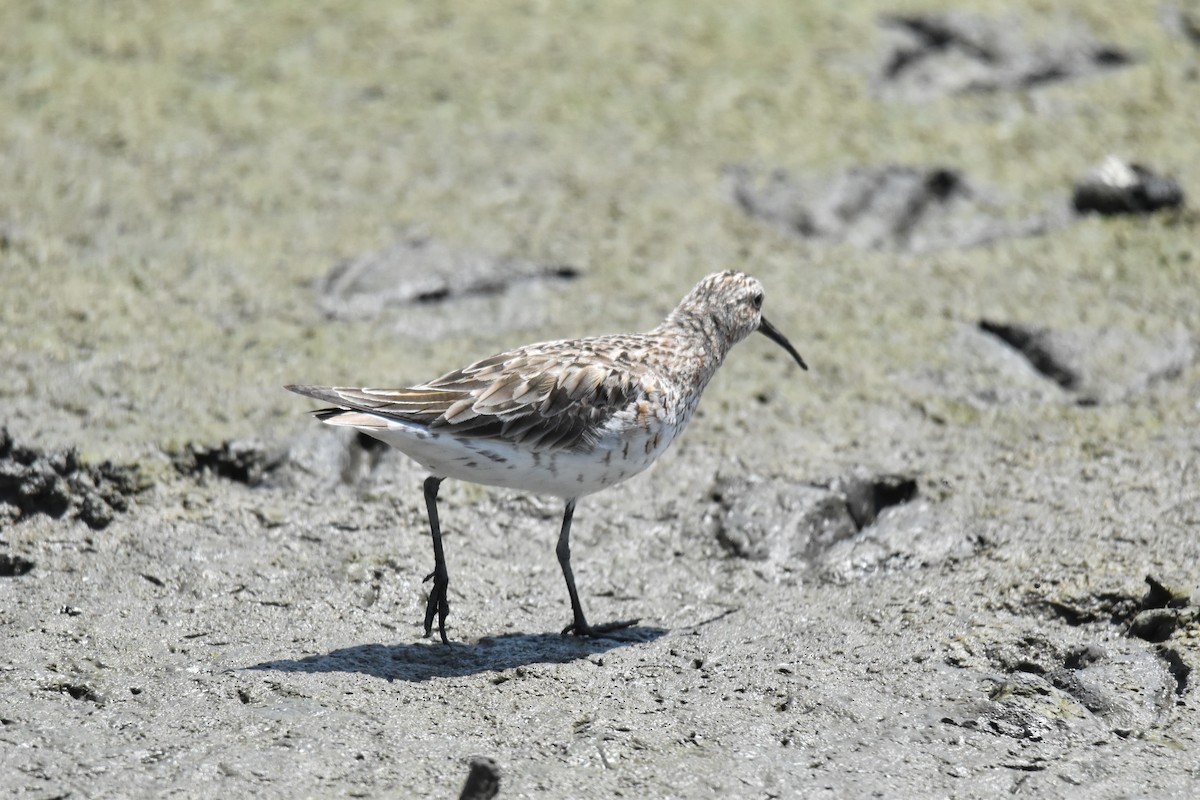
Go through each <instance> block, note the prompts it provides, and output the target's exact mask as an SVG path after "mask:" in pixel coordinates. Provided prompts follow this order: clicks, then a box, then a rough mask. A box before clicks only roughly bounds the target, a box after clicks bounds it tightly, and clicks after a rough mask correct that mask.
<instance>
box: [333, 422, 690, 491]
mask: <svg viewBox="0 0 1200 800" xmlns="http://www.w3.org/2000/svg"><path fill="white" fill-rule="evenodd" d="M355 427H358V426H355ZM358 430H361V431H362V432H363V433H366V434H368V435H370V436H373V437H375V438H376V439H379V440H381V441H384V442H386V443H388V444H389V445H391V446H392V447H395V448H396V449H397V450H399V451H401V452H402V453H404V454H405V455H407V456H408V457H409V458H411V459H413V460H414V461H416V462H417V463H418V464H420V465H421V466H423V467H425V468H426V469H427V470H429V472H430V473H431V474H433V475H435V476H438V477H443V478H457V479H459V480H464V481H470V482H471V483H482V484H485V485H488V486H503V487H505V488H509V489H520V490H522V491H526V492H533V493H536V494H548V495H553V496H556V497H561V498H564V499H565V498H570V497H582V496H583V495H587V494H591V493H593V492H598V491H600V490H601V489H605V488H607V487H609V486H613V485H615V484H618V483H620V482H621V481H623V480H626V479H627V478H631V477H633V476H634V475H636V474H638V473H639V472H641V471H643V470H644V469H646V468H647V467H649V466H650V465H651V464H653V463H654V461H655V459H657V458H658V457H659V456H660V455H662V453H663V452H664V451H665V450H666V449H667V447H668V446H669V445H670V444H671V441H672V440H673V439H674V438H675V435H676V434H677V433H678V431H679V429H677V428H673V427H670V426H667V427H663V428H661V429H660V430H659V431H658V432H651V431H649V430H646V429H644V428H640V427H637V428H634V429H625V430H624V431H618V430H611V429H610V430H606V431H605V432H604V433H603V434H602V436H601V439H600V441H599V442H598V443H597V444H596V445H595V446H594V447H593V448H592V449H590V450H588V451H586V452H577V451H558V452H543V453H538V452H530V451H528V450H524V449H521V448H519V447H516V446H514V445H512V444H509V443H508V442H504V441H500V440H494V439H471V438H468V437H461V436H455V435H454V434H453V433H449V432H447V431H445V430H442V431H430V430H428V429H426V428H423V427H421V426H418V425H411V424H408V423H404V422H399V421H396V420H388V425H387V427H386V428H384V427H366V426H363V427H358Z"/></svg>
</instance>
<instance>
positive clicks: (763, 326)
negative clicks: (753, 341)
mask: <svg viewBox="0 0 1200 800" xmlns="http://www.w3.org/2000/svg"><path fill="white" fill-rule="evenodd" d="M758 332H759V333H761V334H762V335H763V336H766V337H767V338H768V339H770V340H771V341H772V342H774V343H775V344H777V345H779V346H780V347H782V348H783V349H784V350H787V351H788V353H789V354H790V355H791V357H792V358H794V359H796V363H797V364H799V365H800V368H801V369H808V364H805V363H804V359H803V358H801V357H800V354H799V353H797V352H796V348H794V347H792V343H791V342H789V341H788V340H787V337H786V336H784V335H783V334H782V333H780V332H779V329H778V328H776V327H775V326H774V325H772V324H771V323H769V322H767V318H766V317H761V318H760V319H759V322H758Z"/></svg>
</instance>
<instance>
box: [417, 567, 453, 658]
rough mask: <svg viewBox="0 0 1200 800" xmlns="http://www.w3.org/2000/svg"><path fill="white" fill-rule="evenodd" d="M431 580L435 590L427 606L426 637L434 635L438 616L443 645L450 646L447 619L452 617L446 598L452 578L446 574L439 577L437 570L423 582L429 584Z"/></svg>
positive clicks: (430, 594)
mask: <svg viewBox="0 0 1200 800" xmlns="http://www.w3.org/2000/svg"><path fill="white" fill-rule="evenodd" d="M431 580H432V581H433V588H431V589H430V590H429V602H427V603H426V604H425V636H426V637H428V636H432V635H433V618H434V616H435V615H436V616H437V618H438V633H439V634H441V637H442V644H450V640H449V639H448V638H446V617H447V616H449V615H450V601H449V599H447V597H446V587H448V586H449V585H450V577H449V576H448V575H446V574H445V573H442V574H440V575H439V574H438V570H436V569H435V570H434V571H433V572H431V573H429V574H428V575H426V576H425V580H423V581H421V582H422V583H429V581H431Z"/></svg>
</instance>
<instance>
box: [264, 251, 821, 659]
mask: <svg viewBox="0 0 1200 800" xmlns="http://www.w3.org/2000/svg"><path fill="white" fill-rule="evenodd" d="M762 305H763V287H762V284H761V283H759V281H758V280H756V279H755V278H752V277H750V276H749V275H745V274H743V273H740V272H733V271H726V272H718V273H715V274H712V275H709V276H708V277H706V278H704V279H703V280H701V281H700V282H699V283H698V284H696V286H695V288H693V289H692V290H691V291H690V292H688V294H687V296H686V297H684V298H683V300H682V301H680V303H679V305H678V306H676V307H675V310H674V311H672V312H671V313H670V314H669V315H667V318H666V319H665V320H664V321H663V322H662V323H661V324H660V325H658V327H656V328H654V329H653V330H650V331H647V332H645V333H618V334H612V335H608V336H595V337H588V338H583V339H564V340H560V341H553V342H543V343H540V344H531V345H526V346H525V347H520V348H517V349H516V350H510V351H508V352H505V353H499V354H497V355H494V356H491V357H489V358H485V359H483V360H481V361H476V362H475V363H473V364H470V365H468V366H466V367H463V368H462V369H458V370H455V371H453V372H448V373H446V374H445V375H443V376H442V377H440V378H436V379H434V380H432V381H429V382H427V383H422V384H418V385H417V386H413V387H410V388H404V389H365V388H350V387H343V386H298V385H292V386H288V387H286V388H287V389H289V390H291V391H293V392H296V393H298V394H302V395H307V396H308V397H313V398H316V399H317V400H321V401H324V402H327V403H330V404H332V406H333V407H332V408H326V409H322V410H319V411H316V412H315V414H316V416H317V418H318V419H319V420H321V421H322V422H324V423H326V424H328V425H337V426H343V427H350V428H354V429H355V430H358V431H361V432H362V433H365V434H367V435H369V436H373V437H375V438H376V439H380V440H382V441H384V442H386V443H387V444H389V445H391V446H392V447H395V448H396V449H397V450H400V451H401V452H402V453H404V454H405V455H407V456H408V457H409V458H411V459H413V460H414V461H416V462H417V463H418V464H420V465H421V466H423V467H424V468H425V469H426V470H428V472H429V477H428V478H426V480H425V483H424V491H425V508H426V511H427V513H428V515H429V529H430V533H431V534H432V537H433V572H431V573H430V574H429V575H428V576H426V578H425V581H430V580H432V581H433V585H432V588H431V590H430V592H429V599H428V602H427V604H426V607H425V635H426V636H430V635H432V631H433V621H434V618H435V617H436V618H437V622H438V633H439V634H440V635H441V639H442V641H443V642H445V643H449V639H448V638H447V637H446V617H447V615H448V614H449V613H450V604H449V601H448V599H447V596H446V589H447V587H448V586H449V584H450V577H449V573H448V571H447V568H446V557H445V554H444V552H443V549H442V531H441V526H440V523H439V521H438V510H437V496H438V488H439V487H440V486H441V483H442V481H443V480H445V479H446V478H457V479H459V480H464V481H470V482H472V483H481V484H486V485H489V486H501V487H506V488H509V489H520V490H522V491H527V492H534V493H539V494H548V495H553V496H555V497H558V498H561V499H562V500H563V501H565V503H566V509H565V510H564V512H563V520H562V528H561V529H560V531H559V536H558V547H557V551H556V552H557V555H558V563H559V565H560V566H561V567H562V572H563V577H564V578H565V579H566V582H567V593H568V594H569V595H570V598H571V613H572V615H573V620H572V622H571V624H570V625H568V626H567V627H566V628H564V629H563V631H562V632H563V634H564V635H565V634H568V633H573V634H575V635H576V636H590V637H599V636H604V635H606V634H609V633H612V632H613V631H616V630H620V629H622V628H628V627H630V626H632V625H636V624H637V622H638V620H636V619H633V620H623V621H620V622H610V623H606V624H603V625H590V624H588V621H587V618H586V617H585V616H584V613H583V607H582V605H581V604H580V602H579V592H578V591H577V590H576V588H575V576H574V574H573V573H572V571H571V518H572V517H573V516H574V513H575V503H576V501H577V500H578V499H579V498H581V497H584V496H586V495H589V494H592V493H594V492H598V491H600V490H601V489H606V488H608V487H610V486H614V485H616V484H618V483H620V482H622V481H624V480H626V479H628V478H630V477H632V476H634V475H636V474H638V473H639V472H641V471H642V470H644V469H646V468H647V467H649V466H650V465H651V464H653V463H654V460H655V459H657V458H658V457H659V456H660V455H662V454H663V452H664V451H665V450H666V449H667V447H668V446H669V445H670V444H671V442H673V441H674V440H675V437H677V436H678V435H679V434H680V432H682V431H683V429H684V428H685V427H686V426H687V423H688V421H689V420H690V419H691V418H692V413H693V412H694V411H695V410H696V405H697V404H698V403H699V402H700V395H701V394H702V393H703V391H704V387H705V386H707V385H708V382H709V380H710V379H711V378H712V376H713V375H714V374H715V373H716V371H717V369H718V368H719V367H720V366H721V363H722V362H723V361H724V360H725V356H726V355H727V354H728V352H729V350H730V348H732V347H733V346H734V345H735V344H737V343H738V342H740V341H741V340H743V339H745V338H746V337H747V336H749V335H750V334H751V333H753V332H755V331H758V332H759V333H762V334H765V335H766V336H767V338H769V339H771V340H772V341H774V342H775V343H776V344H778V345H780V346H781V347H782V348H783V349H784V350H786V351H787V352H788V354H789V355H791V356H792V358H794V359H795V360H796V363H797V364H799V365H800V366H801V367H802V368H803V369H808V367H807V365H806V364H805V363H804V359H803V358H801V357H800V354H799V353H797V352H796V348H794V347H792V344H791V342H789V341H788V340H787V338H786V337H785V336H784V335H783V334H782V333H780V332H779V330H778V329H777V328H776V327H775V326H774V325H772V324H771V323H770V322H768V321H767V319H766V317H764V316H763V315H762Z"/></svg>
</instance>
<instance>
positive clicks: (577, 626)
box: [556, 498, 638, 637]
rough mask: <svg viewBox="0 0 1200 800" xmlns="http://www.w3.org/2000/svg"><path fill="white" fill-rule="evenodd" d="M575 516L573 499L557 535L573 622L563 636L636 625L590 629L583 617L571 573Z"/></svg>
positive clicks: (631, 621)
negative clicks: (572, 521)
mask: <svg viewBox="0 0 1200 800" xmlns="http://www.w3.org/2000/svg"><path fill="white" fill-rule="evenodd" d="M573 516H575V498H571V499H570V500H568V501H567V510H566V511H564V512H563V522H562V530H561V531H560V532H559V534H558V550H557V551H556V552H557V553H558V564H559V566H561V567H562V571H563V577H564V578H566V579H567V592H569V593H570V595H571V613H572V614H574V615H575V621H574V622H572V623H571V624H570V625H568V626H567V627H565V628H563V634H564V635H566V634H568V633H573V634H575V635H576V636H589V637H598V636H604V635H605V634H608V633H612V632H613V631H618V630H621V629H622V628H628V627H630V626H631V625H637V624H638V621H637V620H636V619H627V620H623V621H621V622H609V623H606V624H604V625H597V626H595V627H592V626H591V625H588V622H587V618H586V617H584V616H583V606H582V605H580V604H579V592H578V591H577V590H576V589H575V573H573V572H572V571H571V518H572V517H573Z"/></svg>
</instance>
